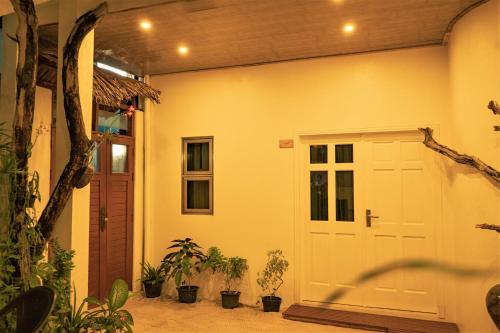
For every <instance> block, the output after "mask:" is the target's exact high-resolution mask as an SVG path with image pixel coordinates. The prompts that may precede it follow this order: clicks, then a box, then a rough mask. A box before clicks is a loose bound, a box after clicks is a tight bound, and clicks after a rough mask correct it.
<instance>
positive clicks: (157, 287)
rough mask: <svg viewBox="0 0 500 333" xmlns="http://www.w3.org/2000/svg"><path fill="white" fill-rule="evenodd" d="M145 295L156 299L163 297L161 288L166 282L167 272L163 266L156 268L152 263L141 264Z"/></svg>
mask: <svg viewBox="0 0 500 333" xmlns="http://www.w3.org/2000/svg"><path fill="white" fill-rule="evenodd" d="M141 266H142V274H143V275H142V278H141V282H142V285H143V286H144V294H145V295H146V297H147V298H155V297H159V296H160V295H161V288H162V286H163V282H165V270H164V267H163V265H161V266H159V267H154V266H152V265H151V264H150V263H148V262H146V263H144V264H143V263H141Z"/></svg>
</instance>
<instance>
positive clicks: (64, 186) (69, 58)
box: [38, 2, 107, 251]
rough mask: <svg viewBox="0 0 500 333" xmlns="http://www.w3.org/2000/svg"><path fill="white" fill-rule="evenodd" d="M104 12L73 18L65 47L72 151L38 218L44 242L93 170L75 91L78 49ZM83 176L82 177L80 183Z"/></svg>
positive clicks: (102, 8) (104, 9) (104, 7)
mask: <svg viewBox="0 0 500 333" xmlns="http://www.w3.org/2000/svg"><path fill="white" fill-rule="evenodd" d="M106 12H107V4H106V3H105V2H104V3H102V4H100V5H99V6H98V7H96V8H95V9H93V10H91V11H89V12H87V13H85V14H84V15H82V16H81V17H80V18H79V19H78V20H77V21H76V24H75V27H74V28H73V30H72V32H71V34H70V35H69V37H68V40H67V42H66V45H65V46H64V52H63V71H62V83H63V93H64V112H65V115H66V123H67V125H68V131H69V136H70V141H71V152H70V157H69V161H68V163H67V164H66V167H65V168H64V170H63V172H62V174H61V176H60V177H59V181H58V182H57V185H56V187H55V188H54V191H53V192H52V194H51V196H50V199H49V202H48V203H47V206H46V207H45V209H44V210H43V212H42V214H41V216H40V219H39V220H38V227H39V230H40V231H41V234H42V237H43V239H44V241H45V242H47V241H48V240H49V239H50V237H51V235H52V231H53V229H54V225H55V223H56V221H57V219H58V218H59V216H60V215H61V213H62V211H63V209H64V207H65V206H66V203H67V202H68V200H69V198H70V196H71V194H72V193H73V188H75V187H77V186H78V187H79V188H80V187H83V186H85V185H87V184H88V183H89V182H90V177H89V174H90V175H91V174H92V171H93V170H92V168H90V167H89V162H90V158H91V153H92V151H91V150H92V149H91V148H92V142H91V141H90V139H89V138H88V137H87V134H86V133H85V125H84V123H83V114H82V108H81V104H80V95H79V91H78V52H79V50H80V46H81V43H82V41H83V39H84V38H85V36H86V35H87V34H88V33H89V32H90V31H91V30H92V29H94V27H95V26H96V25H97V23H99V21H100V20H101V19H102V17H103V16H104V14H106ZM82 178H84V179H85V181H84V182H83V183H82V181H81V179H82ZM39 251H41V249H39Z"/></svg>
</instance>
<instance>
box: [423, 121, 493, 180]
mask: <svg viewBox="0 0 500 333" xmlns="http://www.w3.org/2000/svg"><path fill="white" fill-rule="evenodd" d="M419 131H421V132H422V133H424V135H425V138H424V141H423V144H424V145H426V146H427V147H428V148H430V149H432V150H434V151H436V152H438V153H440V154H442V155H444V156H446V157H448V158H450V159H452V160H453V161H455V162H457V163H460V164H466V165H469V166H471V167H473V168H475V169H477V170H478V171H479V172H480V173H482V174H483V175H484V176H486V177H487V178H488V179H490V180H492V181H494V182H495V183H496V184H497V185H499V184H500V172H498V171H497V170H495V168H493V167H492V166H490V165H488V164H486V163H484V162H483V161H481V160H480V159H479V158H477V157H474V156H469V155H465V154H459V153H458V152H457V151H455V150H453V149H451V148H448V147H446V146H444V145H442V144H439V143H438V142H436V140H434V138H433V137H432V132H433V131H432V129H431V128H429V127H426V128H419Z"/></svg>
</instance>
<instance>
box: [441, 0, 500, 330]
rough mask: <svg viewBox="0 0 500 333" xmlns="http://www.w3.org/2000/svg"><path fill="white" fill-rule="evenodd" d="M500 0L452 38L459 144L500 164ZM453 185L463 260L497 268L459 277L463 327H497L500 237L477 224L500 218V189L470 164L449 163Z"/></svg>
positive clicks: (459, 253) (458, 246)
mask: <svg viewBox="0 0 500 333" xmlns="http://www.w3.org/2000/svg"><path fill="white" fill-rule="evenodd" d="M499 14H500V5H499V1H498V0H495V1H491V2H489V3H487V4H486V5H483V6H481V7H479V8H478V9H476V10H474V11H472V12H471V13H469V14H467V15H466V16H465V17H463V18H462V19H461V20H460V21H459V22H458V24H457V25H456V26H455V27H454V29H453V33H452V35H451V39H450V43H449V55H450V65H449V68H450V92H451V102H452V114H451V119H450V124H451V129H452V132H453V147H455V148H456V149H457V150H459V151H461V152H464V153H469V154H472V155H475V156H477V157H479V158H480V159H482V160H483V161H485V162H487V163H489V164H491V165H493V166H495V167H496V168H497V169H499V168H500V154H499V148H500V135H499V133H498V132H494V131H493V129H492V126H493V125H498V124H500V122H499V120H500V117H499V116H494V115H493V113H492V112H491V111H490V110H488V109H487V108H486V105H487V104H488V101H489V100H491V99H494V100H497V101H499V102H500V80H499V77H500V22H499V16H500V15H499ZM445 175H446V177H444V179H445V186H447V187H449V188H450V192H449V193H450V196H449V197H448V200H450V202H451V204H450V206H451V207H452V208H453V209H452V211H451V212H450V219H451V220H452V221H453V223H454V225H455V230H454V235H455V237H454V241H455V251H456V258H457V262H459V263H462V264H474V265H479V266H483V267H490V268H494V269H495V270H496V274H494V275H493V276H491V277H488V278H484V279H482V280H481V281H466V280H464V281H458V283H457V293H456V295H457V317H458V321H459V324H460V326H461V327H460V328H461V332H496V328H494V326H493V324H492V323H491V321H490V319H489V317H488V315H487V313H486V309H485V307H484V297H485V294H486V292H487V290H488V289H489V288H490V287H491V286H493V285H495V284H497V283H498V282H499V281H500V261H499V255H500V237H499V236H498V234H496V233H494V232H490V231H484V230H478V229H475V228H474V225H475V224H477V223H493V224H500V194H499V191H498V188H496V187H495V186H494V185H493V184H492V183H491V182H489V181H488V180H485V179H484V177H482V176H480V175H479V174H477V173H476V172H474V171H471V170H470V169H469V168H467V167H459V166H456V165H450V166H449V167H448V168H446V169H445Z"/></svg>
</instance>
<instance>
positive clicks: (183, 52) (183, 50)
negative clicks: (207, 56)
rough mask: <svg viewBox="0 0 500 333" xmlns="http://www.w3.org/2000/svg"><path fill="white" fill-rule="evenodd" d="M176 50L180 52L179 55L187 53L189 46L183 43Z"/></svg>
mask: <svg viewBox="0 0 500 333" xmlns="http://www.w3.org/2000/svg"><path fill="white" fill-rule="evenodd" d="M177 52H178V53H179V54H180V55H183V56H184V55H187V54H188V53H189V48H188V47H187V46H185V45H181V46H179V47H178V48H177Z"/></svg>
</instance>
